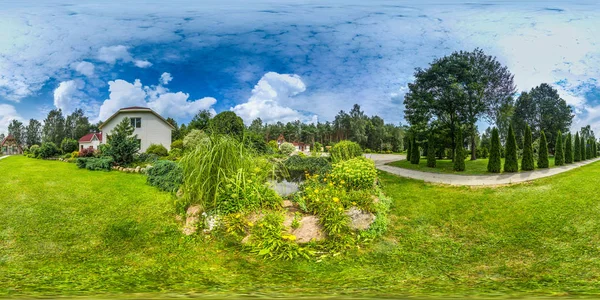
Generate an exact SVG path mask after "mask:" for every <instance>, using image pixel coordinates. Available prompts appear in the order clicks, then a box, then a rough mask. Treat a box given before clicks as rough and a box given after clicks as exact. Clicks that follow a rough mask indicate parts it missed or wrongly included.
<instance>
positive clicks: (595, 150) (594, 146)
mask: <svg viewBox="0 0 600 300" xmlns="http://www.w3.org/2000/svg"><path fill="white" fill-rule="evenodd" d="M597 147H598V144H596V140H592V151H594V152H593V155H592V157H594V158H596V157H598V148H597Z"/></svg>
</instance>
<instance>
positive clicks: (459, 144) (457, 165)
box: [454, 127, 465, 172]
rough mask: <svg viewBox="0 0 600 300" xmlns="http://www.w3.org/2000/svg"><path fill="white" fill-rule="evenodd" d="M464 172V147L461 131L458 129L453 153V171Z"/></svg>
mask: <svg viewBox="0 0 600 300" xmlns="http://www.w3.org/2000/svg"><path fill="white" fill-rule="evenodd" d="M464 170H465V147H464V140H463V135H462V129H461V128H460V127H459V128H458V133H457V134H456V150H455V151H454V171H457V172H462V171H464Z"/></svg>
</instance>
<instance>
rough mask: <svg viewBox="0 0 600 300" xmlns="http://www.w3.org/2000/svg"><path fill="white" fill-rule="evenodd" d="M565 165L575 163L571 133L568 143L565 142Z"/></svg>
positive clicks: (568, 136)
mask: <svg viewBox="0 0 600 300" xmlns="http://www.w3.org/2000/svg"><path fill="white" fill-rule="evenodd" d="M565 163H567V164H572V163H573V140H572V139H571V133H570V132H569V134H568V135H567V141H566V142H565Z"/></svg>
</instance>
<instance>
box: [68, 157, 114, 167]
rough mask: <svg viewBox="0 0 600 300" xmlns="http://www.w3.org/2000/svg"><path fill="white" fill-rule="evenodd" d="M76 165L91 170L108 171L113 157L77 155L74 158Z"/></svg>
mask: <svg viewBox="0 0 600 300" xmlns="http://www.w3.org/2000/svg"><path fill="white" fill-rule="evenodd" d="M76 163H77V167H79V168H80V169H83V168H85V169H88V170H92V171H110V169H111V167H112V165H113V159H112V157H110V156H105V157H79V158H77V160H76Z"/></svg>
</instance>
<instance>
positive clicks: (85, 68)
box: [71, 61, 95, 77]
mask: <svg viewBox="0 0 600 300" xmlns="http://www.w3.org/2000/svg"><path fill="white" fill-rule="evenodd" d="M71 69H73V70H75V71H77V72H79V73H80V74H82V75H85V76H87V77H93V76H94V69H95V66H94V64H92V63H91V62H87V61H80V62H74V63H72V64H71Z"/></svg>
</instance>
